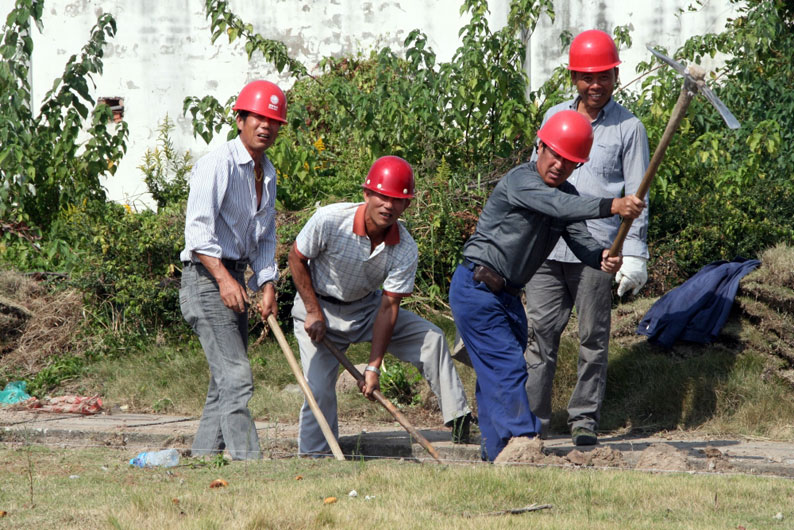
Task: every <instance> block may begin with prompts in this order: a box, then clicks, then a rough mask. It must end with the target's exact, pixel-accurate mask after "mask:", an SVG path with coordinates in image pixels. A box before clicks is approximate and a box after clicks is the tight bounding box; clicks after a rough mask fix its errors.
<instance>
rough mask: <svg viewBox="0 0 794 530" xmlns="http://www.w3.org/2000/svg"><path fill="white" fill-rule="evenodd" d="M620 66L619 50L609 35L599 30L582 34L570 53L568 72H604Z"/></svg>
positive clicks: (574, 41)
mask: <svg viewBox="0 0 794 530" xmlns="http://www.w3.org/2000/svg"><path fill="white" fill-rule="evenodd" d="M619 64H620V58H619V57H618V48H617V46H615V41H614V40H612V37H610V36H609V34H607V33H604V32H603V31H601V30H598V29H590V30H587V31H583V32H581V33H580V34H579V35H577V36H576V38H575V39H573V42H572V43H571V49H570V51H569V53H568V70H573V71H574V72H603V71H605V70H610V69H612V68H614V67H616V66H617V65H619Z"/></svg>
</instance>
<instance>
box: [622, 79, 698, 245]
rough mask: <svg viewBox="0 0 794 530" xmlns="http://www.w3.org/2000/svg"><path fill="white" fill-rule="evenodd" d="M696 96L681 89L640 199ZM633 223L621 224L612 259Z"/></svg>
mask: <svg viewBox="0 0 794 530" xmlns="http://www.w3.org/2000/svg"><path fill="white" fill-rule="evenodd" d="M694 95H695V93H694V91H693V90H692V89H691V88H690V86H689V85H688V84H684V88H682V89H681V94H680V95H679V96H678V101H676V103H675V107H673V113H672V114H671V115H670V120H669V121H668V122H667V127H665V129H664V133H663V134H662V139H661V140H659V145H657V146H656V151H654V152H653V157H652V158H651V161H650V163H649V164H648V169H646V170H645V176H644V177H642V182H640V187H639V188H637V191H636V192H635V193H634V194H635V195H636V196H637V197H638V198H640V199H643V198H644V197H645V195H647V194H648V190H649V189H650V187H651V182H653V177H655V176H656V170H657V169H659V165H660V164H661V163H662V159H663V158H664V153H665V151H667V146H668V145H670V140H672V139H673V134H675V131H676V129H678V125H679V124H680V123H681V120H682V119H684V116H685V115H686V109H687V107H689V103H690V102H691V101H692V98H693V97H694ZM632 221H634V220H633V219H623V221H622V222H621V223H620V228H618V235H617V236H616V237H615V241H613V242H612V247H611V248H610V249H609V256H610V257H615V256H617V255H619V254H620V251H621V250H622V249H623V242H624V241H626V236H627V235H628V234H629V228H631V223H632Z"/></svg>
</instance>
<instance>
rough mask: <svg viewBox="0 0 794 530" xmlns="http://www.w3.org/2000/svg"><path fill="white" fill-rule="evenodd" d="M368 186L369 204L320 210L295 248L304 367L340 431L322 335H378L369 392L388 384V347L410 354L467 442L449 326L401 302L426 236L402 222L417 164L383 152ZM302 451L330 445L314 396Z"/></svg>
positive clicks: (296, 315)
mask: <svg viewBox="0 0 794 530" xmlns="http://www.w3.org/2000/svg"><path fill="white" fill-rule="evenodd" d="M363 188H364V202H363V203H337V204H331V205H329V206H325V207H322V208H320V209H318V210H317V212H316V213H315V214H314V215H313V216H312V217H311V219H309V221H308V222H307V223H306V225H305V226H304V227H303V229H302V230H301V231H300V233H299V234H298V237H297V239H296V240H295V244H294V245H293V247H292V249H291V250H290V253H289V258H288V260H289V267H290V272H291V273H292V278H293V280H294V281H295V287H296V288H297V290H298V293H297V295H296V296H295V305H294V306H293V309H292V317H293V322H294V331H295V337H296V338H297V340H298V345H299V347H300V355H301V362H302V364H303V372H304V374H305V375H306V379H307V381H308V383H309V387H310V388H311V391H312V393H313V394H314V397H315V398H316V400H317V404H318V405H319V406H320V409H321V410H322V412H323V415H324V416H325V418H326V420H327V421H328V423H329V424H330V425H331V429H332V430H333V432H334V435H335V436H338V435H339V422H338V418H337V408H336V392H335V385H336V379H337V376H338V373H339V362H338V361H337V359H336V357H334V356H333V355H332V354H331V352H330V351H328V349H327V348H326V346H325V345H324V344H323V343H322V341H323V339H324V338H327V339H328V340H330V341H331V342H332V343H333V344H334V345H335V346H336V347H337V348H338V349H339V350H341V351H345V350H346V349H347V348H348V346H349V345H350V344H353V343H359V342H370V343H371V349H370V356H369V363H368V365H367V368H366V370H365V371H364V377H365V383H362V384H360V385H359V387H360V389H361V392H362V393H363V394H364V395H365V396H367V397H369V398H370V399H372V397H371V396H372V392H373V391H374V390H376V389H378V388H379V384H380V367H381V363H382V362H383V356H384V355H385V354H386V352H389V353H391V354H392V355H394V356H395V357H397V358H398V359H400V360H402V361H407V362H410V363H411V364H413V365H414V366H416V368H417V369H418V370H419V372H420V373H421V374H422V376H424V378H425V379H426V380H427V382H428V383H430V388H431V389H432V390H433V392H434V393H435V395H436V396H437V397H438V402H439V406H440V408H441V414H442V416H443V418H444V421H445V423H446V424H447V426H449V427H452V440H453V442H460V443H464V442H466V441H467V439H468V435H469V423H470V420H471V414H470V409H469V406H468V404H467V402H466V396H465V394H464V392H463V385H462V384H461V382H460V378H459V377H458V373H457V371H456V370H455V365H454V363H453V361H452V358H451V357H450V354H449V349H448V347H447V342H446V339H445V337H444V333H443V332H442V331H441V330H440V329H439V328H438V327H437V326H435V325H433V324H431V323H430V322H428V321H426V320H424V319H423V318H420V317H419V316H417V315H415V314H414V313H412V312H410V311H407V310H405V309H401V308H400V301H401V300H402V299H403V298H405V297H406V296H410V294H411V293H412V291H413V288H414V275H415V273H416V266H417V260H418V250H417V247H416V243H415V242H414V240H413V238H411V235H410V234H409V233H408V231H407V230H406V229H405V227H404V226H403V225H402V224H401V223H399V222H398V219H399V217H400V215H401V214H402V212H403V211H404V210H405V209H406V208H407V207H408V205H409V204H410V202H411V198H412V197H413V196H414V177H413V170H412V169H411V166H410V165H409V164H408V162H406V161H405V160H403V159H402V158H400V157H397V156H385V157H381V158H379V159H378V160H376V161H375V163H374V164H373V165H372V167H371V168H370V170H369V173H368V174H367V177H366V179H365V182H364V185H363ZM298 452H299V453H300V454H327V453H330V448H329V446H328V443H327V442H326V440H325V437H324V436H323V434H322V431H321V430H320V427H319V424H318V423H317V420H316V419H315V418H314V414H313V413H312V411H311V409H310V408H309V406H308V404H307V403H306V402H304V404H303V408H302V409H301V414H300V429H299V434H298Z"/></svg>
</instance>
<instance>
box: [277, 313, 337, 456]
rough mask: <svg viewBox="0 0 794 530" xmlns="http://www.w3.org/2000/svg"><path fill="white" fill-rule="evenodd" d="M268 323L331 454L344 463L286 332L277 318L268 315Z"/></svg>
mask: <svg viewBox="0 0 794 530" xmlns="http://www.w3.org/2000/svg"><path fill="white" fill-rule="evenodd" d="M267 323H268V324H269V325H270V329H272V330H273V334H274V335H275V336H276V340H277V341H278V344H279V346H281V351H282V352H284V357H286V358H287V363H288V364H289V367H290V368H291V369H292V373H293V375H295V379H297V381H298V386H300V387H301V390H303V395H304V396H306V402H307V403H309V408H310V409H311V410H312V413H313V414H314V418H315V419H316V420H317V423H318V424H319V425H320V430H322V431H323V436H325V440H326V441H327V442H328V445H330V446H331V452H332V453H333V454H334V457H336V459H337V460H343V461H344V459H345V455H344V453H342V448H341V447H339V442H337V441H336V437H335V436H334V433H333V431H332V430H331V426H330V425H328V420H326V419H325V416H324V415H323V411H322V410H320V405H318V404H317V400H316V399H314V394H312V391H311V389H310V388H309V383H308V382H306V378H305V377H304V376H303V370H301V367H300V366H298V361H296V360H295V354H294V353H292V348H290V345H289V342H287V338H286V337H285V336H284V332H283V331H281V326H279V325H278V320H276V317H275V316H273V315H268V317H267Z"/></svg>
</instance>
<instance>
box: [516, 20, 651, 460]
mask: <svg viewBox="0 0 794 530" xmlns="http://www.w3.org/2000/svg"><path fill="white" fill-rule="evenodd" d="M619 64H620V59H619V57H618V51H617V47H616V46H615V43H614V41H613V40H612V38H611V37H610V36H609V35H608V34H606V33H604V32H603V31H599V30H589V31H585V32H582V33H580V34H579V35H577V36H576V38H575V39H574V40H573V42H572V43H571V48H570V55H569V64H568V68H569V69H570V70H571V81H572V82H573V84H574V86H575V88H576V91H577V95H576V97H575V98H574V99H573V100H571V101H567V102H564V103H561V104H559V105H557V106H555V107H552V108H551V109H550V110H549V111H548V112H547V113H546V115H545V116H544V119H543V123H546V121H547V120H549V118H551V117H552V116H554V115H555V114H557V113H559V112H561V111H570V110H574V111H577V112H579V113H580V114H583V115H584V116H585V117H586V118H588V120H589V121H590V123H591V125H592V127H593V135H594V141H593V147H592V149H591V151H590V160H589V161H588V162H587V163H585V164H583V165H582V166H581V167H579V168H578V169H576V170H575V171H574V172H573V173H572V174H571V176H570V178H569V179H568V182H570V183H571V184H573V185H574V187H575V188H576V190H577V192H578V193H579V194H580V195H581V196H582V197H621V196H623V195H624V194H625V195H628V194H632V193H635V192H636V190H637V188H638V187H639V185H640V182H641V181H642V177H643V175H644V174H645V170H646V168H647V167H648V137H647V134H646V132H645V127H643V125H642V123H641V122H640V120H638V119H637V118H636V117H635V116H634V115H633V114H632V113H631V112H629V111H628V110H627V109H626V108H624V107H623V106H621V105H620V104H618V103H616V102H615V100H614V99H612V93H613V91H614V88H615V85H616V83H617V79H618V65H619ZM534 159H537V154H535V155H533V160H534ZM619 225H620V217H619V216H617V215H615V216H610V217H606V218H602V219H589V220H588V221H587V229H588V231H589V232H590V234H591V235H592V236H593V239H595V240H596V241H598V242H599V243H600V244H602V245H604V246H606V247H609V246H611V244H612V241H613V240H614V239H615V236H616V234H617V231H618V227H619ZM647 233H648V210H647V209H646V210H644V211H643V213H642V215H640V216H639V217H638V218H637V219H636V220H635V221H634V223H633V224H632V226H631V230H630V231H629V233H628V237H627V238H626V242H625V244H624V245H623V265H622V266H621V268H620V270H619V271H618V273H617V275H616V276H615V279H616V280H617V281H618V296H622V295H623V294H624V293H625V292H628V291H632V292H633V293H634V294H636V293H637V292H638V291H639V289H640V288H641V287H642V286H643V285H644V284H645V282H646V280H647V278H648V274H647V268H646V262H647V259H648V246H647V243H646V238H647ZM612 278H613V276H612V274H608V273H605V272H603V271H600V270H597V269H593V268H592V267H587V266H586V265H585V264H583V263H581V261H580V260H579V259H578V258H577V256H576V255H574V252H573V251H572V250H571V248H570V247H569V246H568V245H567V244H566V242H565V241H563V240H560V241H559V242H558V243H557V246H556V247H555V248H554V250H553V251H552V252H551V254H550V255H549V256H548V259H547V260H546V261H545V262H544V263H543V265H542V266H541V267H540V268H539V269H538V271H537V272H536V273H535V275H534V276H533V277H532V279H531V280H530V281H529V283H528V284H527V286H526V297H527V317H528V321H529V342H528V348H527V350H526V352H525V355H526V361H527V367H528V372H529V374H528V375H529V376H528V378H527V383H526V388H527V396H528V397H529V405H530V408H531V409H532V412H533V413H534V414H535V415H536V416H537V417H538V419H539V420H540V423H541V432H542V433H543V434H546V433H547V432H548V430H549V423H550V420H551V393H552V381H553V379H554V373H555V370H556V367H557V351H558V348H559V344H560V336H561V335H562V332H563V330H564V329H565V326H566V325H567V323H568V319H569V317H570V315H571V310H572V309H573V307H574V306H575V307H576V309H577V317H578V322H579V340H580V348H579V362H578V371H577V382H576V387H575V388H574V391H573V394H572V396H571V398H570V401H569V402H568V425H569V427H570V429H571V435H572V439H573V442H574V444H575V445H592V444H595V443H597V435H596V431H597V429H598V422H599V418H600V411H601V404H602V401H603V399H604V392H605V388H606V374H607V356H608V351H609V333H610V312H611V309H612V289H611V288H612Z"/></svg>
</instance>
